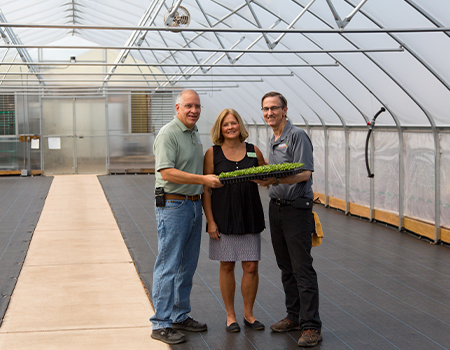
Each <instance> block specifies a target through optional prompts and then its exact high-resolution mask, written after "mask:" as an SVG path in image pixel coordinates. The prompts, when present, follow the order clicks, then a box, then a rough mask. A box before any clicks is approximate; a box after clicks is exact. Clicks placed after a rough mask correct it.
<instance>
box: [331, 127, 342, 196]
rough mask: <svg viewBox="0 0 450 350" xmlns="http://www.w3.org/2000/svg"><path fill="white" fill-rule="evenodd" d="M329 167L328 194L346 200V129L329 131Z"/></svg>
mask: <svg viewBox="0 0 450 350" xmlns="http://www.w3.org/2000/svg"><path fill="white" fill-rule="evenodd" d="M328 169H329V171H328V191H329V194H328V195H329V196H330V197H334V198H338V199H342V200H345V134H344V130H329V131H328Z"/></svg>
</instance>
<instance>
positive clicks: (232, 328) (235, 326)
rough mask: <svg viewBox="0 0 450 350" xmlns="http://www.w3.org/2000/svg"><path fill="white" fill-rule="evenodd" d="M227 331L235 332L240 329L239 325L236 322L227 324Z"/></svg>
mask: <svg viewBox="0 0 450 350" xmlns="http://www.w3.org/2000/svg"><path fill="white" fill-rule="evenodd" d="M226 329H227V332H230V333H237V332H240V331H241V327H239V324H238V323H237V322H233V323H232V324H230V325H229V326H227V328H226Z"/></svg>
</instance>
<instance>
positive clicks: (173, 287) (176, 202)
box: [150, 90, 222, 344]
mask: <svg viewBox="0 0 450 350" xmlns="http://www.w3.org/2000/svg"><path fill="white" fill-rule="evenodd" d="M175 109H176V111H177V115H176V116H175V117H174V118H173V120H172V121H171V122H169V123H168V124H166V125H165V126H163V127H162V128H161V130H160V131H159V132H158V135H157V136H156V139H155V142H154V144H153V153H154V154H155V170H156V174H155V178H156V181H155V182H156V185H155V187H156V189H155V199H156V206H155V213H156V222H157V225H158V257H157V258H156V262H155V267H154V271H153V291H152V299H153V306H154V308H155V315H154V316H152V317H151V318H150V320H151V321H152V323H153V326H152V328H153V331H152V335H151V337H152V338H154V339H157V340H160V341H162V342H164V343H167V344H178V343H183V342H185V341H186V337H185V335H184V334H183V333H182V332H180V330H185V331H190V332H202V331H206V330H207V326H206V324H205V323H200V322H198V321H196V320H194V319H192V318H191V317H190V316H189V312H190V311H191V304H190V295H191V289H192V279H193V277H194V273H195V269H196V268H197V262H198V257H199V252H200V238H201V229H202V202H201V200H200V195H201V194H202V193H203V185H206V186H208V187H211V188H217V187H220V186H222V185H221V183H220V180H219V179H218V178H217V176H216V175H203V149H202V143H201V141H200V137H199V134H198V129H197V126H196V125H195V124H196V123H197V121H198V119H199V118H200V111H201V105H200V97H199V96H198V94H197V93H196V92H195V91H194V90H184V91H182V92H181V93H180V94H179V95H178V98H177V101H176V105H175Z"/></svg>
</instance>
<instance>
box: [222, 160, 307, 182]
mask: <svg viewBox="0 0 450 350" xmlns="http://www.w3.org/2000/svg"><path fill="white" fill-rule="evenodd" d="M302 168H303V163H280V164H269V165H261V166H257V167H251V168H246V169H239V170H235V171H230V172H228V173H221V174H220V175H219V176H218V177H219V180H220V182H221V183H222V184H224V185H225V184H233V183H239V182H246V181H252V180H264V179H267V178H270V177H276V178H281V177H286V176H291V175H295V174H298V173H301V172H302V170H303V169H302Z"/></svg>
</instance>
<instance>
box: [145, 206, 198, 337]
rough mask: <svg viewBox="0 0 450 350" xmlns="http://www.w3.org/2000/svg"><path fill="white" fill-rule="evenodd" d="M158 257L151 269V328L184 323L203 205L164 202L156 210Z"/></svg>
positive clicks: (195, 261) (188, 310)
mask: <svg viewBox="0 0 450 350" xmlns="http://www.w3.org/2000/svg"><path fill="white" fill-rule="evenodd" d="M155 213H156V223H157V225H158V257H157V258H156V262H155V267H154V270H153V292H152V299H153V306H154V307H155V315H154V316H153V317H151V318H150V321H151V322H152V323H153V327H152V328H153V329H160V328H167V327H171V326H172V322H174V323H178V322H183V321H184V320H186V319H187V318H188V313H189V312H190V311H191V303H190V295H191V289H192V279H193V277H194V273H195V269H196V268H197V262H198V257H199V253H200V240H201V230H202V202H201V200H198V201H195V202H193V201H190V200H172V199H171V200H166V206H165V207H156V206H155Z"/></svg>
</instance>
